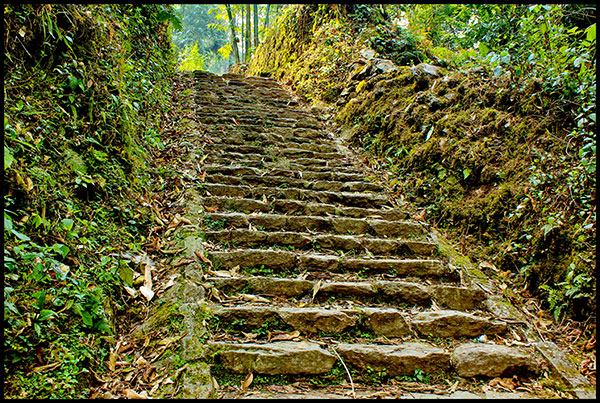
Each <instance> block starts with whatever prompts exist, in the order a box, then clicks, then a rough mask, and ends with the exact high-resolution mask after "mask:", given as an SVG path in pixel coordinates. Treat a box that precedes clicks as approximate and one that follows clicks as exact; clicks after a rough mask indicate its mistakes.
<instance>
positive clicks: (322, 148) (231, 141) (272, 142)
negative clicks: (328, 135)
mask: <svg viewBox="0 0 600 403" xmlns="http://www.w3.org/2000/svg"><path fill="white" fill-rule="evenodd" d="M256 137H257V138H255V139H243V138H240V137H221V138H213V139H212V140H213V141H214V142H215V143H216V144H226V145H229V146H234V145H244V144H250V145H254V146H260V147H265V146H267V147H268V146H273V147H276V148H277V149H279V150H281V149H282V148H285V147H290V148H296V149H302V150H309V151H315V152H320V153H334V152H338V151H339V150H338V147H336V146H333V145H331V144H330V142H327V143H326V144H319V143H315V142H314V141H312V140H311V141H307V142H297V141H293V140H288V139H285V138H284V137H280V136H276V135H274V134H273V135H271V136H267V135H266V134H265V135H263V136H260V137H259V136H256Z"/></svg>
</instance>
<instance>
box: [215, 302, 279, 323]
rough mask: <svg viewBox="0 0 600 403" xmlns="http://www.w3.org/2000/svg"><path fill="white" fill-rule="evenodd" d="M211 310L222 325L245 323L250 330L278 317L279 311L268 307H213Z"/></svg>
mask: <svg viewBox="0 0 600 403" xmlns="http://www.w3.org/2000/svg"><path fill="white" fill-rule="evenodd" d="M210 310H211V312H212V314H213V315H214V316H217V317H218V318H219V321H220V322H221V323H233V322H235V321H243V322H244V326H248V327H249V328H257V327H260V326H261V325H262V324H263V323H265V322H266V321H267V319H269V318H272V317H274V316H276V315H277V309H275V308H273V307H270V306H269V307H267V306H252V305H242V306H221V305H213V306H211V307H210Z"/></svg>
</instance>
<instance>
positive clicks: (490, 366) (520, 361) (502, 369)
mask: <svg viewBox="0 0 600 403" xmlns="http://www.w3.org/2000/svg"><path fill="white" fill-rule="evenodd" d="M532 358H533V357H532V354H531V352H530V351H525V350H522V349H520V348H518V347H509V346H504V345H498V344H481V343H467V344H463V345H461V346H459V347H457V348H456V349H455V350H454V352H453V354H452V365H453V366H454V368H455V369H456V372H457V373H458V375H460V376H462V377H465V378H466V377H474V376H486V377H490V378H492V377H510V376H512V375H513V374H515V373H522V372H529V373H535V374H537V373H538V372H539V368H538V366H537V363H536V362H535V360H533V359H532Z"/></svg>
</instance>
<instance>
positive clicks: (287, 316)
mask: <svg viewBox="0 0 600 403" xmlns="http://www.w3.org/2000/svg"><path fill="white" fill-rule="evenodd" d="M278 313H279V317H281V319H282V320H283V321H284V322H285V323H287V324H288V325H290V326H292V327H293V328H294V329H296V330H299V331H303V332H308V333H317V332H318V331H319V330H321V331H324V332H334V333H339V332H342V331H343V330H344V329H346V328H347V327H350V326H354V325H355V324H356V321H357V319H358V314H354V315H353V314H348V313H346V312H342V311H340V310H337V309H327V310H326V309H320V308H280V309H278Z"/></svg>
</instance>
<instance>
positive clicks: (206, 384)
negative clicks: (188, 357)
mask: <svg viewBox="0 0 600 403" xmlns="http://www.w3.org/2000/svg"><path fill="white" fill-rule="evenodd" d="M187 365H188V367H187V369H186V370H185V371H184V372H183V374H182V377H181V389H180V391H179V393H178V395H177V397H178V398H180V399H215V398H216V397H217V393H216V390H215V387H214V384H213V382H212V376H211V375H210V367H209V366H208V364H206V363H204V362H192V363H188V364H187Z"/></svg>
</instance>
